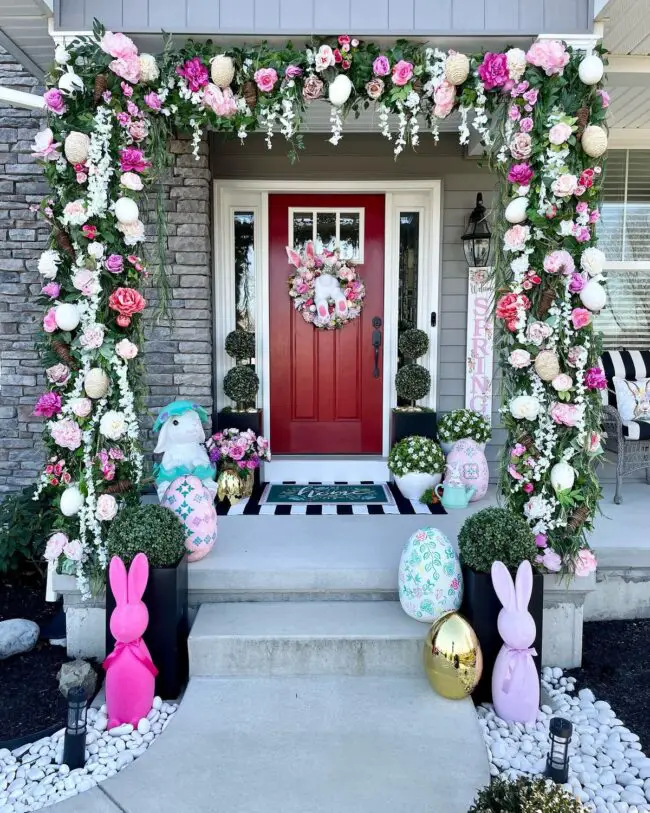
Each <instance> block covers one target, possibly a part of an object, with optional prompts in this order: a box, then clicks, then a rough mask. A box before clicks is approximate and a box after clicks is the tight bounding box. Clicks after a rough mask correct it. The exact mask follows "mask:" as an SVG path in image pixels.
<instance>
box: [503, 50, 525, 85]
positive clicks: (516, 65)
mask: <svg viewBox="0 0 650 813" xmlns="http://www.w3.org/2000/svg"><path fill="white" fill-rule="evenodd" d="M506 59H507V60H508V75H509V76H510V78H511V79H512V81H513V82H518V81H519V80H520V79H521V77H522V76H523V75H524V71H525V70H526V52H525V51H522V50H521V48H511V49H510V50H509V51H506Z"/></svg>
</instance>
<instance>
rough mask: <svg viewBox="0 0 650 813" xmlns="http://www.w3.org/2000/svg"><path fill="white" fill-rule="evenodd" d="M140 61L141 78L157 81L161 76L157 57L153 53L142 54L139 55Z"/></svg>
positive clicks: (147, 80) (142, 79)
mask: <svg viewBox="0 0 650 813" xmlns="http://www.w3.org/2000/svg"><path fill="white" fill-rule="evenodd" d="M138 62H139V63H140V79H141V81H142V82H155V81H156V79H157V78H158V77H159V76H160V71H159V70H158V65H156V58H155V57H154V56H152V54H140V56H139V57H138Z"/></svg>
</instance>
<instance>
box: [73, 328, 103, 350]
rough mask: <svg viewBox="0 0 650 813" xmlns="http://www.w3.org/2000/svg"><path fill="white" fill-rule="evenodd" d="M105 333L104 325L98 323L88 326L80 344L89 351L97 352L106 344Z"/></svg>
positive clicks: (84, 330)
mask: <svg viewBox="0 0 650 813" xmlns="http://www.w3.org/2000/svg"><path fill="white" fill-rule="evenodd" d="M104 332H105V328H104V325H99V324H97V323H94V324H91V325H86V327H85V328H84V329H83V332H82V334H81V337H80V339H79V344H80V345H81V346H82V347H85V348H86V349H87V350H97V349H98V348H100V347H101V346H102V345H103V344H104Z"/></svg>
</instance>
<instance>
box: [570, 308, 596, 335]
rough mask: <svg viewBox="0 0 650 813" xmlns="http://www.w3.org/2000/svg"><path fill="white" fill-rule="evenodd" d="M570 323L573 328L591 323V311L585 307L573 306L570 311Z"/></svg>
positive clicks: (577, 328)
mask: <svg viewBox="0 0 650 813" xmlns="http://www.w3.org/2000/svg"><path fill="white" fill-rule="evenodd" d="M571 323H572V325H573V327H574V330H580V329H581V328H583V327H587V325H590V324H591V313H590V312H589V311H588V310H587V309H586V308H574V309H573V310H572V311H571Z"/></svg>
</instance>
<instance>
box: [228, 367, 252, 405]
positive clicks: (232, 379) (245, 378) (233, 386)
mask: <svg viewBox="0 0 650 813" xmlns="http://www.w3.org/2000/svg"><path fill="white" fill-rule="evenodd" d="M259 386H260V380H259V378H258V377H257V373H256V372H255V370H254V369H253V368H252V367H251V366H250V364H242V365H239V366H238V367H233V368H232V369H231V370H228V372H227V373H226V375H225V376H224V379H223V391H224V392H225V393H226V395H227V396H228V398H231V399H232V400H233V401H235V402H236V403H238V404H250V403H255V399H256V397H257V390H258V389H259Z"/></svg>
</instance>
